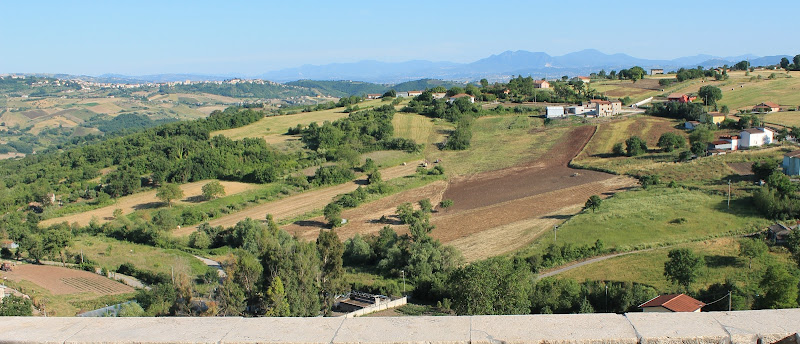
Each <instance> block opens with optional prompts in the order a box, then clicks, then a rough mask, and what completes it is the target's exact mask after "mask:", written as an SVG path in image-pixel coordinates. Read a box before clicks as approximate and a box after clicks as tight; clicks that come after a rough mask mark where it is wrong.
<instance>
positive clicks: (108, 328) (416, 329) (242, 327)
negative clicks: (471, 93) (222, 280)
mask: <svg viewBox="0 0 800 344" xmlns="http://www.w3.org/2000/svg"><path fill="white" fill-rule="evenodd" d="M798 332H800V309H784V310H760V311H739V312H709V313H627V314H622V315H619V314H570V315H494V316H491V315H489V316H463V317H454V316H449V317H386V318H380V317H375V318H369V317H366V318H365V317H361V318H344V317H338V318H238V317H229V318H222V317H219V318H39V317H8V318H2V317H0V343H274V344H278V343H296V344H311V343H320V344H351V343H352V344H355V343H375V344H390V343H407V344H418V343H430V344H433V343H442V344H457V343H464V344H501V343H514V344H523V343H537V344H538V343H587V344H588V343H593V344H598V343H614V344H624V343H630V344H634V343H647V344H650V343H775V342H779V341H780V342H781V343H798V340H800V337H799V336H798Z"/></svg>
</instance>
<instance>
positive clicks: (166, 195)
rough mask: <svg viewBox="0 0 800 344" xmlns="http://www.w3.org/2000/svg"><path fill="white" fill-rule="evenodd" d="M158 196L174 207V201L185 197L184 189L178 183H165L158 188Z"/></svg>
mask: <svg viewBox="0 0 800 344" xmlns="http://www.w3.org/2000/svg"><path fill="white" fill-rule="evenodd" d="M156 197H157V198H158V199H160V200H161V201H162V202H164V203H166V204H167V205H169V206H170V207H172V201H173V200H176V199H181V198H183V190H182V189H181V187H180V186H178V184H164V185H163V186H161V187H160V188H158V192H156Z"/></svg>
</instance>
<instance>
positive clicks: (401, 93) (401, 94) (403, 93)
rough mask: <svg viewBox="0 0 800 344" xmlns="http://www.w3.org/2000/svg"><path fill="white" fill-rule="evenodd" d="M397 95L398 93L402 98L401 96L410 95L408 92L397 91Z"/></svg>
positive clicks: (398, 96)
mask: <svg viewBox="0 0 800 344" xmlns="http://www.w3.org/2000/svg"><path fill="white" fill-rule="evenodd" d="M396 95H397V98H400V97H403V98H406V97H408V92H396Z"/></svg>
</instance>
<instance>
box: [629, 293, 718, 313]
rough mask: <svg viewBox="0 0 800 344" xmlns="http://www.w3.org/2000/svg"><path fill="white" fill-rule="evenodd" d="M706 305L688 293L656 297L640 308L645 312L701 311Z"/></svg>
mask: <svg viewBox="0 0 800 344" xmlns="http://www.w3.org/2000/svg"><path fill="white" fill-rule="evenodd" d="M705 305H706V304H705V303H703V302H700V301H698V300H696V299H695V298H693V297H691V296H688V295H686V294H667V295H661V296H658V297H655V298H653V299H651V300H650V301H647V302H645V303H643V304H641V305H639V308H641V309H642V311H644V312H699V311H700V309H701V308H703V306H705Z"/></svg>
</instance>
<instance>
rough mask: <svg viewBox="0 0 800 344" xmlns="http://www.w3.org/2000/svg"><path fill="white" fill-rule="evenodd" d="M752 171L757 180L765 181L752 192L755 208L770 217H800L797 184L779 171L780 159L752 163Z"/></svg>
mask: <svg viewBox="0 0 800 344" xmlns="http://www.w3.org/2000/svg"><path fill="white" fill-rule="evenodd" d="M752 171H753V174H754V175H755V177H756V179H757V180H763V181H765V182H766V184H765V186H764V187H762V188H758V189H757V190H756V191H754V192H753V203H754V204H755V206H756V209H758V210H759V211H761V213H762V214H763V215H764V216H766V217H768V218H772V219H790V218H797V217H800V199H798V198H797V190H798V188H797V185H796V184H794V183H792V181H791V180H790V179H789V177H788V176H787V175H785V174H783V173H782V172H781V166H780V161H777V160H765V161H759V162H756V163H753V166H752Z"/></svg>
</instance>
